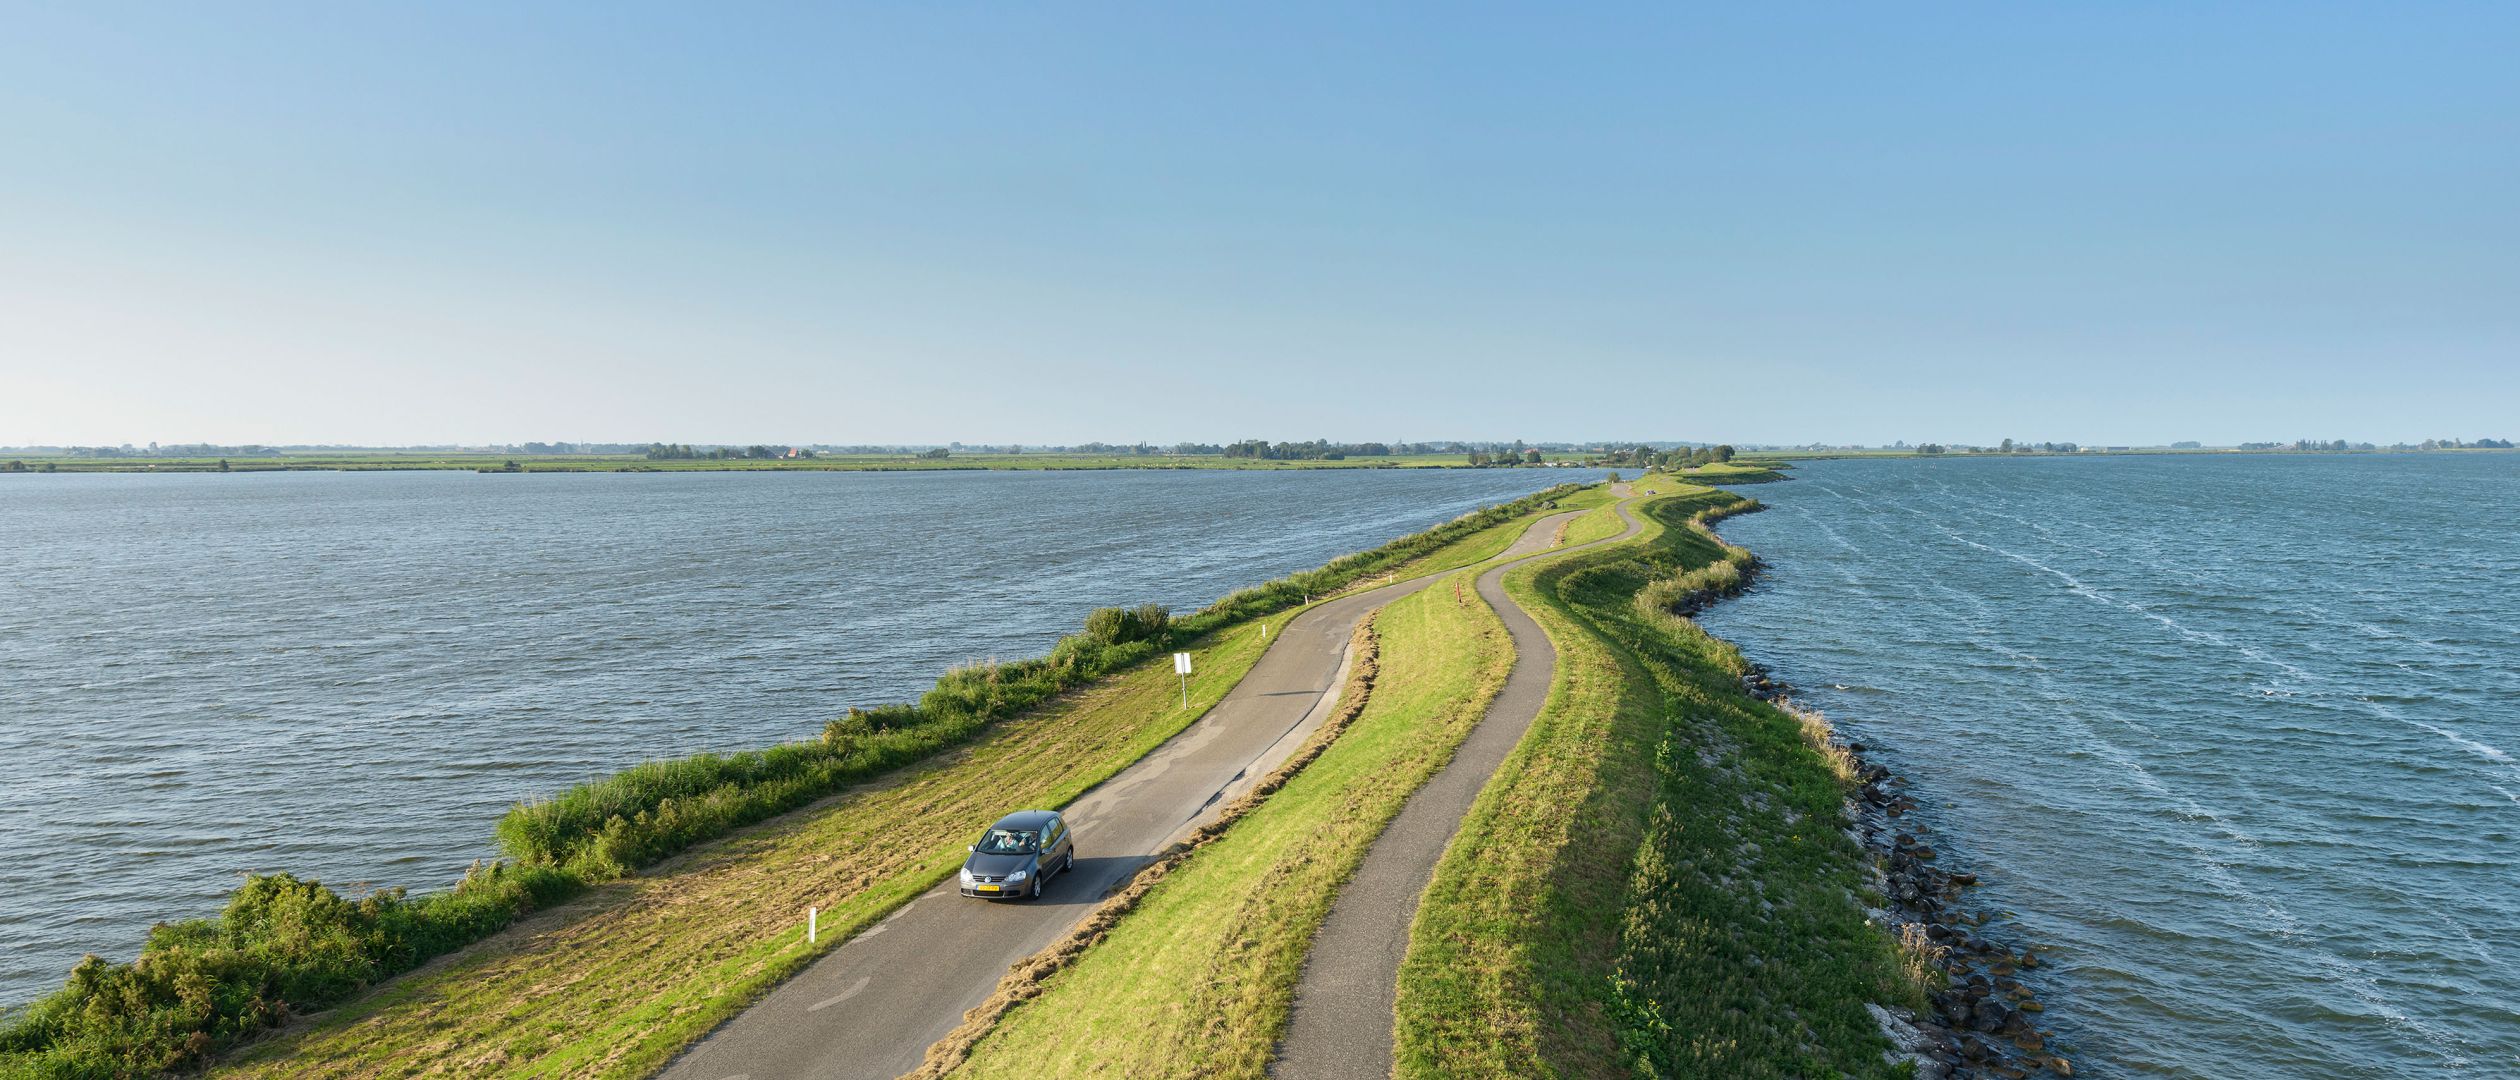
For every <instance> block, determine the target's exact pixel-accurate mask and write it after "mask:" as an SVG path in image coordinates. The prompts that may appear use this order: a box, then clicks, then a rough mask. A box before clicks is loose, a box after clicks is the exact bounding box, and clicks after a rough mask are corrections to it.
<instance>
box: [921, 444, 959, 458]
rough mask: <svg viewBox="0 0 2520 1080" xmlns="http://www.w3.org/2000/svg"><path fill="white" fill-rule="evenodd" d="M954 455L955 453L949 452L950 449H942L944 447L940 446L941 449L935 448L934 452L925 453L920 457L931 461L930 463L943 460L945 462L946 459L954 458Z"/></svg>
mask: <svg viewBox="0 0 2520 1080" xmlns="http://www.w3.org/2000/svg"><path fill="white" fill-rule="evenodd" d="M953 453H954V452H953V451H951V450H948V449H946V448H944V447H942V446H939V447H937V448H935V449H933V450H928V451H925V452H923V453H921V454H920V455H919V456H920V457H921V458H924V459H926V460H929V461H943V460H945V459H946V458H948V457H952V456H953Z"/></svg>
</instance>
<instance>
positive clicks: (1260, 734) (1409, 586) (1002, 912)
mask: <svg viewBox="0 0 2520 1080" xmlns="http://www.w3.org/2000/svg"><path fill="white" fill-rule="evenodd" d="M1579 512H1580V511H1570V512H1567V513H1562V514H1553V515H1550V516H1548V517H1545V518H1542V519H1540V520H1539V521H1536V522H1534V523H1533V524H1532V525H1531V527H1530V528H1529V529H1527V530H1525V531H1524V534H1523V535H1522V537H1520V538H1519V539H1518V540H1517V541H1516V542H1515V544H1514V545H1513V546H1512V548H1510V549H1508V551H1507V552H1506V553H1505V554H1503V555H1499V556H1498V558H1499V559H1510V558H1514V557H1519V556H1522V555H1527V554H1530V553H1532V552H1535V551H1539V550H1543V549H1545V548H1546V547H1547V546H1548V542H1549V539H1550V538H1551V536H1552V535H1553V534H1554V533H1555V531H1556V528H1557V526H1558V525H1559V524H1561V523H1563V522H1564V521H1566V520H1567V519H1568V518H1571V517H1572V516H1574V514H1575V513H1579ZM1434 580H1435V578H1434V577H1432V576H1429V577H1423V578H1417V579H1413V580H1410V581H1403V582H1399V583H1397V584H1394V585H1387V586H1384V587H1382V588H1378V589H1371V590H1366V591H1362V592H1357V593H1353V594H1350V595H1348V596H1343V597H1340V598H1338V599H1336V600H1332V601H1329V602H1327V603H1324V604H1322V605H1320V606H1318V607H1315V608H1313V609H1311V610H1309V611H1306V612H1304V613H1303V614H1301V615H1298V616H1296V617H1295V618H1294V619H1293V620H1292V621H1291V622H1289V623H1287V624H1285V625H1284V626H1282V627H1271V628H1270V634H1271V635H1272V636H1273V637H1275V638H1276V640H1275V641H1273V642H1271V643H1270V646H1269V650H1268V651H1267V652H1266V653H1264V654H1262V656H1261V657H1260V660H1259V662H1258V663H1256V664H1254V665H1253V666H1252V669H1251V671H1250V673H1249V674H1247V675H1245V676H1244V677H1243V679H1242V681H1241V682H1240V683H1239V684H1237V685H1236V686H1235V687H1234V688H1233V690H1231V691H1230V692H1228V693H1227V694H1226V695H1225V698H1224V700H1223V701H1220V702H1218V703H1217V705H1216V707H1215V708H1213V709H1210V710H1208V713H1207V715H1205V716H1203V717H1201V718H1200V719H1199V720H1198V721H1197V722H1195V723H1193V724H1191V725H1190V726H1189V727H1188V728H1187V729H1184V730H1183V731H1182V732H1181V733H1180V734H1178V735H1175V736H1173V737H1172V739H1170V740H1169V741H1167V742H1165V743H1164V744H1163V745H1162V746H1160V747H1157V748H1156V749H1155V751H1154V752H1152V753H1150V754H1148V755H1147V756H1146V757H1144V758H1142V759H1139V760H1138V761H1137V762H1136V763H1135V764H1132V765H1130V766H1129V767H1128V768H1126V769H1123V770H1122V771H1121V772H1120V773H1119V774H1118V775H1116V776H1114V777H1112V778H1111V779H1110V780H1107V781H1105V782H1104V783H1103V784H1101V785H1100V786H1098V787H1096V788H1094V789H1093V790H1092V791H1089V792H1086V793H1085V794H1084V795H1083V796H1082V797H1080V798H1078V799H1077V800H1076V801H1075V802H1074V803H1072V804H1070V805H1069V806H1068V807H1067V809H1066V813H1067V816H1068V819H1069V820H1070V821H1071V822H1073V823H1074V826H1075V831H1076V845H1077V846H1076V850H1077V857H1076V869H1075V870H1074V871H1072V872H1070V873H1066V874H1061V875H1059V876H1058V877H1055V878H1053V879H1051V881H1050V883H1049V885H1048V887H1047V895H1046V896H1044V897H1043V898H1042V899H1040V900H1032V901H1014V902H997V901H986V900H972V899H966V898H964V897H961V896H958V895H956V890H955V886H954V883H953V882H952V881H947V882H945V883H943V884H941V885H939V886H937V887H936V888H934V889H931V890H929V891H927V892H926V893H924V894H921V895H920V896H919V897H918V898H917V899H915V900H912V901H911V902H909V903H908V904H905V905H903V906H902V907H901V909H900V910H899V911H897V912H895V913H894V914H893V915H892V916H891V917H890V918H887V919H885V920H884V921H883V922H881V923H878V924H876V925H875V926H873V927H869V928H868V929H867V930H865V931H864V932H862V933H860V934H859V935H858V936H857V937H856V938H854V939H852V940H850V941H849V942H847V943H846V944H843V945H841V946H839V947H838V948H835V949H833V950H832V951H831V952H829V953H827V954H825V955H824V956H823V957H822V958H821V959H819V960H817V961H815V962H814V963H813V964H812V965H810V966H808V967H807V968H805V970H803V971H801V972H798V973H797V975H796V976H795V977H794V978H791V979H789V980H788V981H786V982H785V983H782V984H780V986H779V987H778V989H776V990H773V991H771V992H770V994H769V995H768V996H766V997H764V998H763V999H762V1000H761V1001H759V1002H757V1003H755V1004H754V1005H753V1006H752V1007H751V1008H748V1009H746V1010H745V1011H744V1012H742V1013H740V1014H738V1015H737V1016H736V1017H735V1018H734V1019H732V1020H729V1021H727V1022H726V1023H725V1024H723V1025H721V1026H719V1028H718V1029H717V1030H716V1031H714V1032H712V1033H710V1034H709V1035H708V1036H707V1037H706V1038H704V1039H702V1040H701V1041H700V1042H698V1043H696V1044H694V1045H693V1046H691V1047H690V1048H689V1049H687V1050H685V1051H684V1052H683V1053H682V1055H681V1056H680V1057H678V1058H676V1059H675V1060H674V1061H673V1062H672V1063H671V1064H669V1065H667V1066H666V1068H665V1070H664V1071H663V1072H662V1073H661V1074H660V1075H661V1076H663V1077H665V1078H667V1080H734V1078H739V1077H741V1078H749V1080H777V1078H786V1077H816V1078H828V1080H848V1078H855V1077H866V1078H877V1080H891V1078H894V1077H898V1076H900V1075H902V1074H903V1073H907V1072H909V1071H911V1070H912V1069H915V1068H917V1067H918V1065H919V1062H920V1059H921V1057H922V1056H923V1055H924V1054H925V1053H926V1051H927V1048H928V1046H929V1045H930V1044H932V1043H934V1042H935V1041H936V1040H938V1039H940V1038H942V1037H944V1035H945V1034H946V1033H947V1032H949V1031H951V1030H953V1028H954V1026H955V1025H956V1024H958V1023H960V1022H961V1021H962V1016H963V1013H964V1012H965V1011H966V1010H969V1009H970V1008H972V1007H973V1006H976V1005H978V1004H980V1003H981V1002H982V1001H983V1000H985V999H986V998H987V997H988V996H989V994H990V992H991V991H993V990H995V989H996V988H997V983H998V980H999V978H1000V977H1002V976H1003V975H1005V973H1006V971H1007V969H1008V968H1010V967H1012V966H1014V964H1015V963H1016V962H1017V961H1019V960H1022V959H1024V958H1025V957H1028V956H1031V955H1032V954H1034V953H1036V952H1039V951H1041V950H1042V949H1043V948H1046V947H1048V946H1049V945H1050V944H1051V943H1052V942H1054V941H1056V940H1058V939H1059V938H1060V937H1061V936H1062V935H1064V934H1065V933H1067V931H1068V929H1069V928H1070V927H1072V926H1074V925H1075V924H1076V921H1077V920H1078V919H1081V918H1083V917H1084V916H1085V915H1086V913H1087V912H1089V911H1091V910H1093V907H1094V905H1095V904H1096V903H1098V902H1100V901H1101V900H1102V898H1103V897H1104V896H1106V895H1108V894H1109V893H1110V892H1111V891H1112V890H1113V889H1114V888H1115V887H1117V886H1118V885H1120V884H1121V883H1123V882H1125V881H1127V880H1128V878H1129V876H1130V875H1131V874H1134V873H1135V872H1136V871H1137V869H1138V868H1139V867H1140V866H1143V865H1145V864H1146V863H1147V862H1148V861H1149V860H1151V859H1153V858H1154V857H1155V854H1156V853H1157V852H1160V851H1162V850H1163V849H1164V848H1165V847H1166V846H1168V845H1170V844H1171V843H1172V842H1173V841H1175V840H1177V839H1179V838H1181V837H1182V836H1184V835H1186V834H1187V833H1189V832H1190V831H1191V830H1192V829H1195V828H1197V827H1198V826H1200V825H1202V824H1205V823H1206V822H1207V821H1209V820H1210V819H1212V818H1213V816H1214V815H1215V813H1216V812H1217V811H1218V810H1220V809H1222V808H1223V807H1224V805H1225V804H1226V803H1228V802H1231V801H1232V800H1233V799H1234V797H1235V796H1237V795H1239V794H1241V793H1242V792H1243V790H1245V789H1246V788H1248V787H1249V786H1250V785H1251V784H1253V783H1255V782H1257V781H1258V780H1259V779H1261V778H1262V777H1265V776H1267V775H1268V774H1269V772H1270V771H1271V770H1272V769H1274V768H1276V767H1277V765H1278V763H1280V762H1281V761H1283V760H1285V758H1286V757H1287V756H1288V755H1290V754H1292V753H1293V752H1294V750H1295V749H1296V747H1298V746H1299V745H1301V744H1302V743H1303V741H1304V739H1305V737H1306V736H1307V735H1309V734H1310V733H1311V732H1312V730H1313V729H1314V728H1316V727H1318V726H1319V725H1320V723H1321V721H1322V720H1323V719H1324V718H1325V717H1327V716H1328V715H1329V712H1330V710H1331V708H1332V707H1333V705H1334V704H1335V702H1333V701H1332V700H1331V698H1332V691H1333V690H1334V689H1336V687H1337V686H1338V683H1339V679H1340V677H1341V676H1340V673H1341V669H1342V668H1343V667H1344V660H1345V656H1346V650H1347V643H1348V639H1349V638H1350V637H1351V636H1352V635H1353V634H1354V632H1355V629H1356V625H1357V623H1358V622H1359V621H1361V620H1363V619H1364V618H1365V617H1366V616H1367V615H1368V614H1370V613H1371V612H1373V611H1374V610H1375V609H1376V608H1379V607H1381V606H1382V605H1384V604H1387V603H1389V602H1391V601H1392V600H1395V599H1398V598H1400V597H1402V596H1406V595H1408V594H1410V593H1412V592H1416V591H1417V590H1420V589H1423V588H1425V587H1427V586H1428V585H1429V584H1431V583H1433V582H1434ZM1006 809H1008V810H1010V811H1011V810H1017V809H1023V808H1022V807H1016V806H1008V807H1007V808H1006ZM986 825H988V822H985V821H974V822H972V823H971V828H972V832H973V834H974V835H978V833H979V831H980V830H981V829H982V828H983V827H985V826H986Z"/></svg>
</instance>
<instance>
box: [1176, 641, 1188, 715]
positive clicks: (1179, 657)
mask: <svg viewBox="0 0 2520 1080" xmlns="http://www.w3.org/2000/svg"><path fill="white" fill-rule="evenodd" d="M1173 674H1175V675H1179V676H1181V707H1182V708H1185V709H1187V708H1189V707H1190V654H1189V653H1186V652H1177V653H1174V654H1173Z"/></svg>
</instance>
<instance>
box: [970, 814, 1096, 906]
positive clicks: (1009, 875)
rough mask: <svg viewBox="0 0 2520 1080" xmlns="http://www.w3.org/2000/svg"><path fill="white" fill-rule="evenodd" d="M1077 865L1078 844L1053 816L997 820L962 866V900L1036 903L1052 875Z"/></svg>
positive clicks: (1056, 815)
mask: <svg viewBox="0 0 2520 1080" xmlns="http://www.w3.org/2000/svg"><path fill="white" fill-rule="evenodd" d="M1074 865H1076V843H1075V841H1074V840H1073V839H1072V838H1070V836H1069V835H1068V825H1067V821H1066V819H1064V818H1061V817H1060V816H1059V812H1058V811H1056V810H1018V811H1016V812H1014V813H1012V814H1008V815H1006V816H1005V817H1002V818H999V819H998V823H997V824H995V825H991V826H989V831H988V832H985V833H982V834H981V836H980V842H979V843H977V844H973V845H971V857H970V858H968V859H965V860H963V868H962V894H963V895H964V896H986V897H1007V896H1022V897H1039V896H1040V895H1041V887H1042V886H1043V885H1045V884H1047V883H1049V880H1050V877H1051V875H1054V874H1058V873H1061V872H1063V871H1065V870H1067V869H1068V868H1069V867H1071V866H1074Z"/></svg>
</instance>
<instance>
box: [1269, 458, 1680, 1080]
mask: <svg viewBox="0 0 2520 1080" xmlns="http://www.w3.org/2000/svg"><path fill="white" fill-rule="evenodd" d="M1614 490H1617V489H1614ZM1619 494H1621V495H1622V496H1624V495H1625V494H1626V492H1624V491H1620V492H1619ZM1618 507H1619V516H1621V517H1623V518H1626V519H1627V528H1626V529H1625V530H1623V531H1621V532H1620V533H1619V535H1617V536H1613V537H1609V538H1607V539H1603V540H1596V541H1593V542H1592V543H1589V544H1580V545H1577V546H1576V547H1573V548H1567V549H1565V550H1568V551H1576V550H1580V549H1582V548H1588V547H1597V546H1599V545H1602V544H1610V543H1616V542H1618V541H1621V540H1625V539H1627V538H1629V537H1631V536H1634V535H1636V534H1637V532H1638V530H1640V529H1641V528H1643V526H1642V524H1640V523H1639V522H1638V521H1637V520H1636V516H1635V515H1634V514H1630V513H1629V512H1628V509H1627V503H1626V502H1625V501H1621V502H1620V503H1619V504H1618ZM1507 569H1508V568H1507V567H1505V566H1499V567H1497V568H1495V569H1493V570H1489V571H1487V572H1486V573H1483V574H1480V575H1479V582H1478V588H1479V595H1480V596H1482V597H1484V598H1486V600H1487V602H1488V605H1489V606H1490V607H1493V608H1495V609H1496V614H1497V617H1498V618H1501V619H1503V620H1504V622H1505V630H1506V632H1507V633H1508V634H1510V635H1511V636H1512V637H1513V641H1514V666H1513V668H1512V670H1511V671H1509V672H1508V673H1507V674H1506V676H1505V686H1504V688H1503V689H1501V690H1498V691H1497V693H1496V697H1495V699H1493V700H1491V701H1490V702H1488V707H1487V714H1486V715H1485V716H1482V717H1480V719H1479V724H1478V726H1477V727H1475V728H1472V729H1471V731H1470V734H1469V736H1468V737H1467V738H1464V739H1463V740H1462V742H1461V748H1460V749H1459V750H1457V751H1455V752H1454V754H1453V758H1452V761H1451V762H1450V763H1449V764H1446V765H1445V766H1444V767H1443V768H1442V769H1441V770H1439V771H1438V772H1436V774H1435V775H1434V777H1433V778H1431V779H1429V780H1428V781H1427V782H1426V784H1425V786H1423V787H1420V788H1418V789H1417V791H1416V793H1414V794H1412V795H1410V796H1409V801H1408V802H1407V803H1405V804H1403V805H1402V806H1401V807H1400V813H1399V814H1398V815H1396V816H1394V817H1393V818H1392V819H1391V824H1390V825H1388V826H1385V827H1384V829H1383V831H1382V835H1381V836H1378V837H1375V838H1374V843H1373V845H1372V846H1370V847H1368V848H1366V850H1365V859H1364V861H1363V862H1362V863H1359V864H1358V865H1357V868H1356V874H1355V876H1353V877H1351V878H1349V879H1348V882H1347V884H1346V885H1343V886H1341V887H1340V889H1339V896H1338V899H1337V900H1335V901H1332V903H1331V906H1330V914H1329V915H1328V916H1327V917H1326V918H1324V919H1323V920H1322V923H1321V929H1320V930H1319V931H1317V932H1315V933H1314V935H1313V941H1312V948H1311V949H1310V950H1309V951H1307V952H1306V953H1305V957H1304V973H1303V975H1302V977H1301V978H1299V979H1298V980H1297V982H1296V984H1295V1007H1294V1012H1293V1015H1292V1016H1290V1017H1289V1018H1288V1020H1287V1025H1286V1035H1285V1036H1284V1037H1283V1038H1282V1039H1280V1040H1279V1041H1278V1056H1277V1060H1275V1061H1273V1062H1271V1063H1270V1066H1269V1075H1270V1076H1272V1077H1276V1078H1279V1080H1385V1078H1386V1077H1389V1076H1390V1075H1391V1066H1392V1060H1391V1026H1392V1009H1393V1004H1394V1002H1395V1001H1396V1000H1397V998H1398V996H1399V981H1400V960H1401V958H1402V956H1404V955H1405V954H1406V953H1407V952H1408V948H1409V923H1410V921H1411V920H1413V919H1415V918H1416V917H1417V909H1418V900H1419V898H1420V897H1421V896H1423V895H1424V894H1425V892H1426V884H1427V882H1428V881H1429V880H1431V879H1432V878H1433V877H1434V876H1435V864H1436V863H1437V862H1438V861H1440V860H1441V859H1442V858H1443V857H1444V848H1445V847H1446V846H1447V845H1449V844H1451V843H1452V838H1453V833H1454V832H1456V831H1457V830H1459V829H1460V828H1461V819H1462V817H1463V816H1464V815H1466V814H1468V813H1469V812H1470V804H1471V803H1472V802H1473V801H1475V800H1477V799H1478V797H1479V791H1480V789H1482V788H1484V787H1486V786H1487V782H1488V777H1490V776H1492V775H1494V774H1495V772H1496V768H1497V766H1499V765H1502V764H1504V762H1505V756H1506V755H1507V754H1510V753H1512V752H1513V749H1514V746H1515V744H1517V743H1520V742H1521V741H1522V737H1523V732H1525V731H1527V730H1529V729H1530V728H1531V722H1532V721H1533V720H1534V719H1537V718H1538V717H1539V715H1540V707H1541V706H1542V705H1543V704H1545V703H1546V702H1547V701H1548V697H1549V684H1550V682H1551V681H1553V680H1554V679H1555V678H1556V677H1557V647H1556V646H1554V645H1552V644H1550V643H1549V637H1548V635H1547V634H1544V633H1542V632H1541V631H1540V626H1539V624H1538V623H1535V622H1533V621H1532V619H1531V616H1530V615H1529V614H1527V613H1525V612H1524V611H1523V609H1522V606H1521V605H1519V604H1516V603H1515V602H1514V600H1513V598H1512V597H1510V596H1507V595H1506V593H1505V584H1504V578H1505V571H1506V570H1507Z"/></svg>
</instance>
